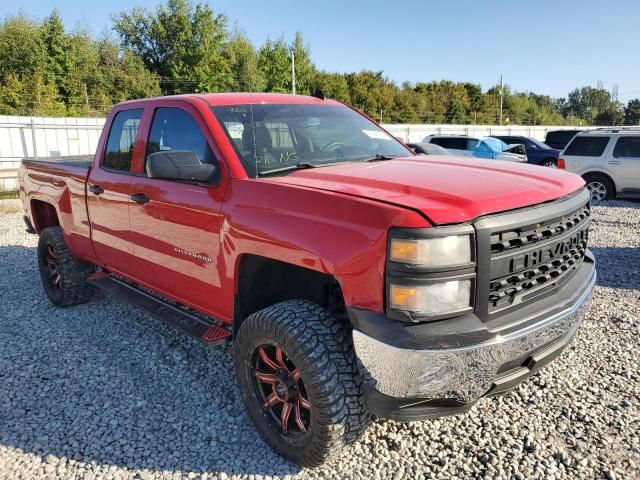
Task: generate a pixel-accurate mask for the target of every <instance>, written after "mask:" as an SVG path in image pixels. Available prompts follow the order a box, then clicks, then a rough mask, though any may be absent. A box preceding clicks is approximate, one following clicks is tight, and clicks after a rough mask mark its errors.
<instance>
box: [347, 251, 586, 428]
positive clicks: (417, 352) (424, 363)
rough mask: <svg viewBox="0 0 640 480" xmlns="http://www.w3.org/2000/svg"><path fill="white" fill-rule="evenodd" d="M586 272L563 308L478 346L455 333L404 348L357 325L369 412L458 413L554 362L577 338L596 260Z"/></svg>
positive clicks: (407, 416) (403, 415) (401, 416)
mask: <svg viewBox="0 0 640 480" xmlns="http://www.w3.org/2000/svg"><path fill="white" fill-rule="evenodd" d="M580 270H581V272H580V274H579V275H576V276H575V280H576V281H578V280H579V281H580V284H579V285H576V282H575V281H574V282H570V285H567V286H566V288H567V289H569V290H573V292H572V295H570V296H569V297H565V298H564V301H563V302H562V304H561V305H559V306H558V305H556V306H555V308H554V309H553V310H550V309H547V310H546V311H544V312H543V313H542V315H541V314H540V312H538V313H537V314H536V315H534V316H532V318H525V319H521V320H519V321H518V322H517V324H518V328H515V329H514V328H510V329H501V330H500V331H499V332H497V333H495V334H494V335H492V336H491V337H490V338H484V339H483V340H482V341H480V342H478V343H473V342H472V343H469V344H466V345H460V346H455V347H451V344H450V338H451V333H452V332H451V331H449V332H447V333H448V334H447V335H446V336H443V337H442V338H443V339H444V338H446V339H447V340H446V341H444V340H443V341H441V342H439V341H438V338H433V337H432V338H430V339H429V342H428V347H427V348H419V346H417V345H414V344H413V343H415V342H413V343H411V342H408V343H409V344H411V345H412V346H411V348H402V346H398V345H391V344H390V343H394V342H393V341H390V342H385V341H383V339H380V338H378V339H376V338H373V336H370V335H367V333H364V332H363V331H362V330H361V329H358V322H355V327H356V328H354V330H353V342H354V347H355V351H356V354H357V357H358V364H359V367H360V370H361V374H362V376H363V379H364V381H365V393H366V397H367V404H368V407H369V409H370V410H371V411H372V412H373V413H375V414H376V415H378V416H380V417H384V418H393V419H398V420H418V419H421V418H426V417H433V416H441V415H448V414H454V413H459V412H461V411H464V410H466V409H468V408H469V407H470V406H471V405H473V403H475V401H476V400H478V399H479V398H480V397H482V396H484V395H490V394H497V393H501V392H504V391H507V390H509V389H511V388H513V387H514V386H516V385H517V384H519V383H520V382H522V381H523V380H524V379H526V378H527V377H529V376H530V375H532V374H533V373H535V372H536V371H537V370H539V369H540V368H542V367H543V366H544V365H546V364H547V363H549V362H550V361H551V360H553V358H555V357H556V356H557V355H558V354H559V353H560V352H561V351H562V350H563V349H564V347H565V346H566V345H568V344H569V342H570V341H571V339H572V337H573V336H574V334H575V333H576V331H577V329H578V327H579V325H580V323H581V321H582V317H583V314H584V311H585V309H586V308H587V306H588V303H589V300H590V297H591V293H592V290H593V286H594V284H595V281H596V272H595V264H594V263H593V262H592V261H591V262H585V263H584V264H583V266H582V267H581V269H580ZM444 322H447V321H444ZM360 323H362V321H360ZM440 328H442V326H440ZM373 331H374V332H375V330H373ZM460 333H461V334H463V332H460ZM378 336H379V335H378ZM476 338H478V337H476ZM395 343H397V342H395ZM405 343H407V342H405Z"/></svg>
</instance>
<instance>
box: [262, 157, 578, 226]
mask: <svg viewBox="0 0 640 480" xmlns="http://www.w3.org/2000/svg"><path fill="white" fill-rule="evenodd" d="M264 181H270V182H278V183H284V184H289V185H297V186H301V187H307V188H314V189H321V190H328V191H333V192H338V193H342V194H346V195H353V196H358V197H362V198H368V199H372V200H377V201H381V202H385V203H391V204H395V205H400V206H404V207H408V208H411V209H413V210H418V211H420V212H422V214H423V215H424V216H425V217H427V219H429V220H430V221H431V222H432V223H433V224H435V225H443V224H452V223H460V222H466V221H469V220H473V219H474V218H476V217H479V216H481V215H487V214H490V213H497V212H503V211H507V210H513V209H516V208H522V207H526V206H529V205H535V204H538V203H543V202H548V201H551V200H555V199H558V198H560V197H563V196H565V195H568V194H570V193H572V192H575V191H576V190H578V189H580V188H581V187H582V186H583V185H584V181H583V180H582V178H581V177H579V176H578V175H574V174H572V173H568V172H565V171H562V170H555V169H551V168H547V167H539V166H536V165H528V164H518V163H511V162H498V161H495V160H481V159H476V158H461V157H437V156H422V155H421V156H415V157H400V158H395V159H393V160H383V161H378V162H371V163H365V162H350V163H344V164H342V165H334V166H327V167H321V168H314V169H308V170H299V171H295V172H293V173H290V174H288V175H286V176H281V177H273V178H268V179H264Z"/></svg>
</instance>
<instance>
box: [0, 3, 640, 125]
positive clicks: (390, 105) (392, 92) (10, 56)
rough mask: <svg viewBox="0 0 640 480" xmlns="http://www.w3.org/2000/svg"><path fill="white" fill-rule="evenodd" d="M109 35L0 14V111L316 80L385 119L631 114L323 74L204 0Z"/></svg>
mask: <svg viewBox="0 0 640 480" xmlns="http://www.w3.org/2000/svg"><path fill="white" fill-rule="evenodd" d="M112 30H113V32H114V33H115V35H111V34H106V33H105V34H102V35H101V36H99V37H94V36H93V35H91V34H90V33H89V32H88V31H85V30H82V29H75V30H72V31H68V30H67V29H65V26H64V24H63V22H62V20H61V18H60V15H59V13H58V12H57V10H53V12H51V14H50V15H49V16H47V17H46V18H44V19H42V20H38V19H34V18H30V17H28V16H26V15H24V14H17V15H14V16H9V17H7V18H5V19H4V21H3V22H2V23H1V24H0V114H5V115H39V116H94V115H96V116H97V115H105V114H106V113H107V112H108V111H109V109H110V108H111V107H112V106H113V105H114V104H116V103H118V102H120V101H124V100H129V99H134V98H141V97H149V96H157V95H171V94H178V93H188V92H225V91H251V92H290V91H291V58H292V54H293V56H294V58H295V71H296V89H297V93H301V94H309V93H311V92H313V91H315V89H317V88H319V89H320V90H322V91H323V92H324V94H325V95H326V96H327V97H330V98H334V99H337V100H340V101H343V102H346V103H348V104H350V105H353V106H354V107H356V108H358V109H360V110H362V111H364V112H365V113H367V114H368V115H369V116H371V117H373V118H374V119H376V120H380V121H383V122H387V123H454V124H474V123H477V124H495V123H497V122H498V121H499V118H500V96H501V93H502V97H503V99H502V100H503V113H502V118H503V123H507V124H508V123H510V124H530V125H543V124H546V125H562V124H567V125H587V124H593V125H621V124H633V125H638V124H640V100H638V99H634V100H630V101H629V102H628V103H627V104H626V105H624V104H623V103H621V102H620V101H619V100H618V95H617V89H615V88H614V89H613V91H608V90H606V89H605V88H604V87H603V85H602V84H598V85H597V86H595V87H591V86H585V87H582V88H576V89H575V90H573V91H572V92H570V93H569V94H568V96H567V97H566V98H552V97H550V96H549V95H542V94H536V93H533V92H517V91H512V89H511V88H510V87H509V86H505V87H504V88H503V89H502V92H501V88H500V86H499V85H496V86H493V87H491V88H489V89H488V90H487V91H483V90H482V88H481V87H480V85H478V84H475V83H471V82H452V81H449V80H440V81H424V82H422V81H421V82H416V83H410V82H404V83H402V84H401V85H398V84H397V83H395V82H393V81H391V80H390V79H389V78H387V77H386V76H385V75H384V73H383V72H381V71H370V70H363V71H360V72H351V73H336V72H327V71H324V70H322V69H319V68H318V67H317V66H316V65H315V64H314V63H313V60H312V57H311V50H310V47H309V45H308V44H306V43H305V41H304V39H303V37H302V34H301V33H299V32H298V33H296V35H295V38H294V39H293V40H291V41H290V42H287V41H286V40H285V39H284V38H283V37H281V38H278V39H276V40H271V39H270V40H267V41H266V42H265V43H264V44H263V45H260V46H258V47H256V46H255V45H253V44H252V43H251V42H250V41H249V40H248V38H247V36H246V35H245V34H243V33H242V32H241V31H240V30H238V29H233V28H230V27H229V25H228V21H227V18H226V17H225V15H223V14H217V13H215V12H214V11H213V10H212V9H211V7H209V6H208V5H206V4H201V3H198V4H193V3H190V1H189V0H167V2H166V3H164V4H161V5H159V6H158V7H157V8H156V9H155V10H153V11H149V10H146V9H143V8H139V7H136V8H133V9H131V10H129V11H126V12H121V13H118V14H115V15H114V16H113V17H112Z"/></svg>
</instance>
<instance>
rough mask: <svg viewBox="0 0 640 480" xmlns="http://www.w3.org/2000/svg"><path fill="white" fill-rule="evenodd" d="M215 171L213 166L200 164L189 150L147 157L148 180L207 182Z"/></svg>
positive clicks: (160, 153) (154, 154)
mask: <svg viewBox="0 0 640 480" xmlns="http://www.w3.org/2000/svg"><path fill="white" fill-rule="evenodd" d="M215 171H216V166H215V165H211V164H209V163H202V162H201V161H200V159H199V158H198V156H197V155H196V154H195V153H193V152H191V151H189V150H167V151H161V152H155V153H152V154H150V155H149V156H148V157H147V175H148V176H149V178H162V179H166V180H187V181H192V182H208V181H210V180H211V179H212V178H213V175H214V173H215Z"/></svg>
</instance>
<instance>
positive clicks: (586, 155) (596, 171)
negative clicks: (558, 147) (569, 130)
mask: <svg viewBox="0 0 640 480" xmlns="http://www.w3.org/2000/svg"><path fill="white" fill-rule="evenodd" d="M563 161H564V168H565V169H566V170H567V171H569V172H573V173H577V174H578V175H581V176H582V177H583V178H584V179H585V181H586V182H587V188H589V190H590V191H591V198H592V199H593V200H606V199H611V198H615V197H616V196H617V195H621V196H625V197H626V196H628V197H640V128H598V129H595V130H588V131H585V132H582V133H578V134H577V135H576V136H575V137H573V140H571V142H569V144H567V146H566V147H565V149H564V150H563V151H562V153H561V154H560V160H559V161H558V164H559V166H560V168H562V163H563Z"/></svg>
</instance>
